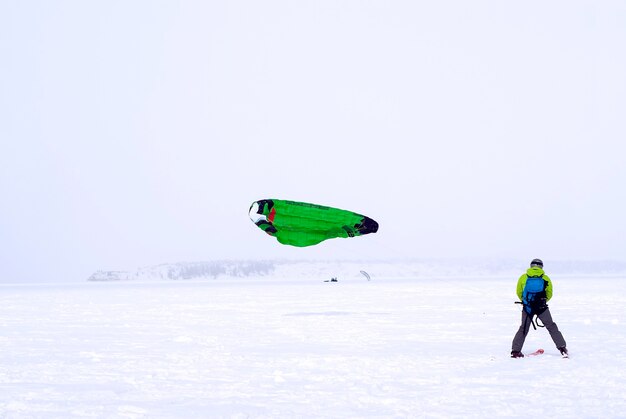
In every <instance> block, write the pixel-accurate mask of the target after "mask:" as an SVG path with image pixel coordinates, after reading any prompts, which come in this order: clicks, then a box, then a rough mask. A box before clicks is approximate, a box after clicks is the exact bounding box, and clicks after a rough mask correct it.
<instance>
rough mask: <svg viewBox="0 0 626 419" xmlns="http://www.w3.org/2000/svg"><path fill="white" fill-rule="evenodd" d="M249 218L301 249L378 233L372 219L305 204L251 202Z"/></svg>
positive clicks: (268, 200) (280, 240) (265, 229)
mask: <svg viewBox="0 0 626 419" xmlns="http://www.w3.org/2000/svg"><path fill="white" fill-rule="evenodd" d="M249 215H250V219H251V220H252V222H253V223H254V224H256V225H257V226H258V227H259V228H260V229H261V230H263V231H265V232H266V233H267V234H269V235H270V236H274V237H276V239H277V240H278V241H279V242H280V243H282V244H288V245H291V246H298V247H306V246H313V245H316V244H318V243H321V242H323V241H324V240H327V239H334V238H336V237H355V236H362V235H364V234H369V233H376V232H377V231H378V223H377V222H376V221H374V220H372V219H371V218H369V217H366V216H364V215H361V214H357V213H354V212H351V211H346V210H342V209H339V208H332V207H325V206H322V205H316V204H309V203H306V202H296V201H284V200H280V199H261V200H259V201H255V202H253V203H252V205H251V206H250V212H249Z"/></svg>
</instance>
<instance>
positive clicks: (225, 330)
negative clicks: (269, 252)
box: [0, 273, 626, 418]
mask: <svg viewBox="0 0 626 419" xmlns="http://www.w3.org/2000/svg"><path fill="white" fill-rule="evenodd" d="M325 279H328V278H326V277H320V278H317V279H302V278H297V279H296V278H291V279H276V278H271V277H263V278H257V279H217V280H205V281H156V282H154V281H153V282H107V283H104V282H85V283H80V284H64V285H37V286H19V285H3V286H0V418H82V417H90V418H93V417H98V418H104V417H106V418H220V417H224V418H304V417H306V418H308V417H311V418H348V417H349V418H361V417H367V418H369V417H371V418H405V417H410V418H422V417H425V418H434V417H441V418H490V417H515V418H529V417H542V418H573V417H576V418H580V417H584V418H590V417H593V418H615V417H626V413H625V412H626V400H625V398H624V388H626V353H625V352H624V347H626V327H625V324H626V323H625V320H624V312H625V311H624V307H625V306H626V291H625V290H624V277H622V278H616V277H593V278H585V277H573V276H572V277H565V276H564V277H557V276H555V275H553V281H554V289H555V296H554V298H553V300H552V301H551V304H550V307H551V310H552V314H553V317H554V319H555V321H556V322H557V323H558V325H559V327H560V329H561V331H562V332H563V334H564V336H565V338H566V340H567V342H568V347H569V349H570V354H571V358H570V359H561V357H560V355H559V354H558V351H557V350H556V349H555V348H554V345H553V344H552V342H551V340H550V338H549V335H548V333H547V331H546V330H545V329H539V330H538V331H533V330H531V333H530V335H529V337H528V339H527V341H526V345H525V347H524V350H525V351H526V352H531V351H534V350H535V349H537V348H544V349H545V354H543V355H540V356H536V357H530V358H524V359H511V358H510V357H509V352H510V344H511V340H512V338H513V335H514V333H515V331H516V329H517V327H518V322H519V318H520V308H519V306H518V305H514V304H513V302H514V300H515V293H514V288H515V282H516V280H517V276H514V277H497V278H493V277H492V278H484V277H483V278H480V279H474V278H472V277H465V278H447V279H432V278H417V279H390V278H383V277H380V276H377V275H375V274H374V273H372V280H371V281H370V282H368V281H366V280H365V279H364V278H363V277H362V276H361V277H360V278H359V277H357V276H355V277H354V278H349V279H345V278H342V277H341V276H339V282H337V283H328V282H324V280H325Z"/></svg>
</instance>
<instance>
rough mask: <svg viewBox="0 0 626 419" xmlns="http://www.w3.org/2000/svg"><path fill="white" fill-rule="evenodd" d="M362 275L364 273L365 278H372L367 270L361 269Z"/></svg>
mask: <svg viewBox="0 0 626 419" xmlns="http://www.w3.org/2000/svg"><path fill="white" fill-rule="evenodd" d="M361 275H363V276H364V277H365V278H367V280H368V281H369V280H370V279H371V278H370V274H368V273H367V272H365V271H361Z"/></svg>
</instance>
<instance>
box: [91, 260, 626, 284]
mask: <svg viewBox="0 0 626 419" xmlns="http://www.w3.org/2000/svg"><path fill="white" fill-rule="evenodd" d="M526 267H527V266H526V264H524V263H520V261H517V260H516V261H495V262H494V261H492V262H485V261H476V260H471V261H469V260H459V259H455V260H438V259H428V260H404V261H284V260H283V261H269V260H266V261H243V260H215V261H207V262H179V263H167V264H160V265H155V266H148V267H142V268H139V269H137V270H135V271H118V270H115V271H104V270H99V271H96V272H94V273H93V274H92V275H91V276H90V277H89V278H88V279H87V280H88V281H132V280H143V281H152V280H186V279H215V278H228V277H231V278H255V277H272V278H288V279H297V278H320V279H327V278H329V277H339V278H340V279H341V278H343V279H347V278H362V277H361V274H360V271H361V270H365V271H367V272H369V274H370V275H371V276H372V278H375V277H379V278H420V277H494V276H502V277H507V278H511V277H513V278H517V277H518V276H519V275H521V274H522V273H523V272H524V270H525V269H526ZM546 272H547V273H548V274H549V275H551V276H554V275H585V276H588V275H597V276H607V275H624V274H626V262H615V261H593V262H589V261H585V262H575V261H554V262H552V263H550V264H548V265H547V266H546Z"/></svg>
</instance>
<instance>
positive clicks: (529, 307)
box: [522, 274, 548, 316]
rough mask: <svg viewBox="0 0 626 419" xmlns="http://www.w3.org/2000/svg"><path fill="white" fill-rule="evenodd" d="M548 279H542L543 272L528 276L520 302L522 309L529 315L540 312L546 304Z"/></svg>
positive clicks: (546, 306)
mask: <svg viewBox="0 0 626 419" xmlns="http://www.w3.org/2000/svg"><path fill="white" fill-rule="evenodd" d="M547 286H548V281H546V280H545V279H543V274H541V275H539V276H529V277H528V278H527V279H526V285H525V286H524V291H523V292H522V303H523V304H524V310H526V312H527V313H528V314H529V315H531V316H532V315H533V314H541V313H542V312H543V311H544V310H545V309H546V308H548V305H547V304H546V287H547Z"/></svg>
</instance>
